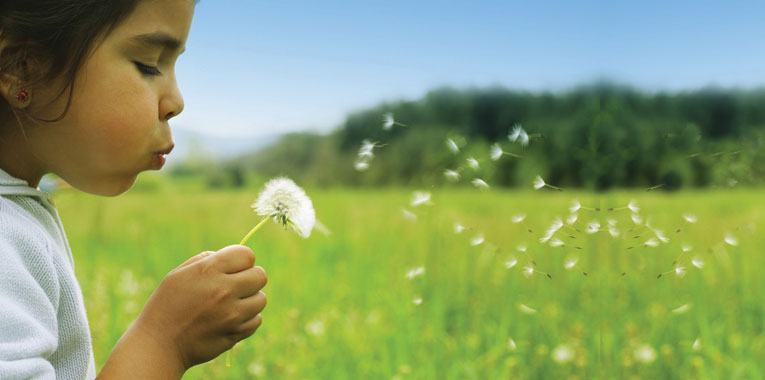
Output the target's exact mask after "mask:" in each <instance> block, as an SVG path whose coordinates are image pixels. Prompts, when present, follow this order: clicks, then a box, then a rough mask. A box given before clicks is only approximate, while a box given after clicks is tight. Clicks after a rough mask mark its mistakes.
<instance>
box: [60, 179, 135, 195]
mask: <svg viewBox="0 0 765 380" xmlns="http://www.w3.org/2000/svg"><path fill="white" fill-rule="evenodd" d="M137 177H138V175H134V176H131V177H121V178H110V179H109V180H97V181H93V182H90V183H86V184H80V185H79V186H78V184H72V186H73V187H75V188H77V189H79V190H81V191H84V192H86V193H88V194H93V195H99V196H102V197H115V196H117V195H120V194H122V193H124V192H126V191H128V190H130V188H131V187H133V184H135V180H136V178H137Z"/></svg>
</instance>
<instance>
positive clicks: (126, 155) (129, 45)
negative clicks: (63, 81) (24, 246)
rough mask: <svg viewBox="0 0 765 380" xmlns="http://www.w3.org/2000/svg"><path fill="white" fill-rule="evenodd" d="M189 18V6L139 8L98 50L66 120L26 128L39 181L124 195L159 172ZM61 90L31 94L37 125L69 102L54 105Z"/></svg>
mask: <svg viewBox="0 0 765 380" xmlns="http://www.w3.org/2000/svg"><path fill="white" fill-rule="evenodd" d="M193 14H194V4H193V1H191V0H143V1H141V2H140V3H139V4H138V5H137V7H136V9H135V10H134V11H133V13H132V14H130V15H129V16H128V17H127V18H126V19H125V20H124V21H123V22H122V23H121V24H119V25H118V26H117V27H116V28H115V29H114V30H113V31H112V32H111V33H110V34H109V35H108V36H107V37H106V38H104V39H103V40H102V41H101V43H100V45H96V47H95V50H93V52H92V54H91V55H90V56H89V57H88V58H87V59H86V61H85V62H84V64H83V66H82V67H81V69H80V71H79V73H78V76H77V78H76V80H75V86H74V93H73V94H72V104H71V107H70V109H69V111H68V113H67V114H66V116H65V117H64V118H63V119H62V120H60V121H58V122H55V123H44V122H43V123H39V124H36V125H35V124H32V125H30V123H28V122H25V123H24V124H25V125H24V127H25V131H26V134H27V139H28V141H29V144H28V149H29V150H30V151H31V153H32V155H33V156H34V157H35V158H34V159H32V160H31V162H35V163H36V164H37V165H38V167H37V170H38V171H37V173H40V175H41V174H44V173H46V172H53V173H55V174H57V175H58V176H60V177H61V178H63V179H64V180H66V181H67V182H69V183H70V184H71V185H72V186H74V187H76V188H78V189H80V190H82V191H86V192H88V193H92V194H98V195H107V196H113V195H118V194H120V193H122V192H124V191H126V190H128V189H129V188H130V187H131V186H132V185H133V183H134V182H135V179H136V177H137V176H138V173H140V172H141V171H144V170H149V169H159V168H160V167H161V163H162V162H164V157H162V156H161V155H160V154H158V152H163V153H165V154H166V153H169V150H170V149H172V147H173V139H172V135H171V132H170V127H169V125H168V121H169V120H170V119H171V118H172V117H174V116H176V115H178V114H179V113H180V112H181V111H182V110H183V99H182V97H181V92H180V90H179V89H178V83H177V81H176V78H175V62H176V60H177V59H178V56H179V55H180V53H181V52H182V51H183V49H184V46H185V44H186V38H187V37H188V34H189V28H190V27H191V19H192V17H193ZM96 43H97V44H98V42H96ZM59 89H60V87H57V86H52V87H51V89H49V90H48V89H43V90H42V91H40V90H36V91H35V92H34V93H33V94H32V95H33V98H32V104H31V105H30V112H31V113H32V114H33V115H35V116H37V117H40V118H43V119H53V118H55V117H57V116H58V115H60V114H61V111H63V109H64V108H65V105H66V98H67V96H66V93H65V94H64V96H61V97H60V99H55V97H56V95H57V94H58V90H59ZM46 91H47V92H46ZM67 92H68V90H67ZM54 99H55V101H54V102H53V103H52V105H51V103H50V102H51V101H52V100H54ZM35 106H37V107H38V108H37V109H35ZM17 149H21V148H17ZM24 149H27V148H24ZM27 153H30V152H27ZM28 162H29V161H28ZM27 171H28V172H34V171H33V170H32V171H30V170H27ZM38 180H39V178H38Z"/></svg>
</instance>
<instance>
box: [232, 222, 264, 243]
mask: <svg viewBox="0 0 765 380" xmlns="http://www.w3.org/2000/svg"><path fill="white" fill-rule="evenodd" d="M268 218H270V216H267V217H265V218H263V220H261V221H260V223H258V224H257V225H256V226H255V227H253V228H252V229H251V230H250V232H248V233H247V236H245V237H244V239H242V242H241V243H239V244H240V245H245V244H247V240H250V237H252V235H253V234H254V233H255V231H257V230H259V229H260V227H262V226H263V225H264V224H265V223H266V221H267V220H268Z"/></svg>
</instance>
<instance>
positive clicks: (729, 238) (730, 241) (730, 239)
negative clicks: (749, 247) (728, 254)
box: [725, 233, 738, 247]
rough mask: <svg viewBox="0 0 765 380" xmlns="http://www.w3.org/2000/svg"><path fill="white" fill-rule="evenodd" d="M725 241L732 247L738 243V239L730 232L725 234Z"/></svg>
mask: <svg viewBox="0 0 765 380" xmlns="http://www.w3.org/2000/svg"><path fill="white" fill-rule="evenodd" d="M725 242H726V243H728V245H731V246H734V247H735V246H737V245H738V239H736V237H735V236H733V235H731V234H730V233H729V234H726V235H725Z"/></svg>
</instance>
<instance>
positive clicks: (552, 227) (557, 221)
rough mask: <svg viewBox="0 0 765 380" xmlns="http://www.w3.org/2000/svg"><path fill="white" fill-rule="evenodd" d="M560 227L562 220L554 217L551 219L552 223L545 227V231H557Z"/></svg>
mask: <svg viewBox="0 0 765 380" xmlns="http://www.w3.org/2000/svg"><path fill="white" fill-rule="evenodd" d="M561 227H563V221H561V220H560V218H555V220H553V222H552V224H551V225H550V228H549V229H547V232H553V233H554V232H555V231H558V230H559V229H560V228H561Z"/></svg>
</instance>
